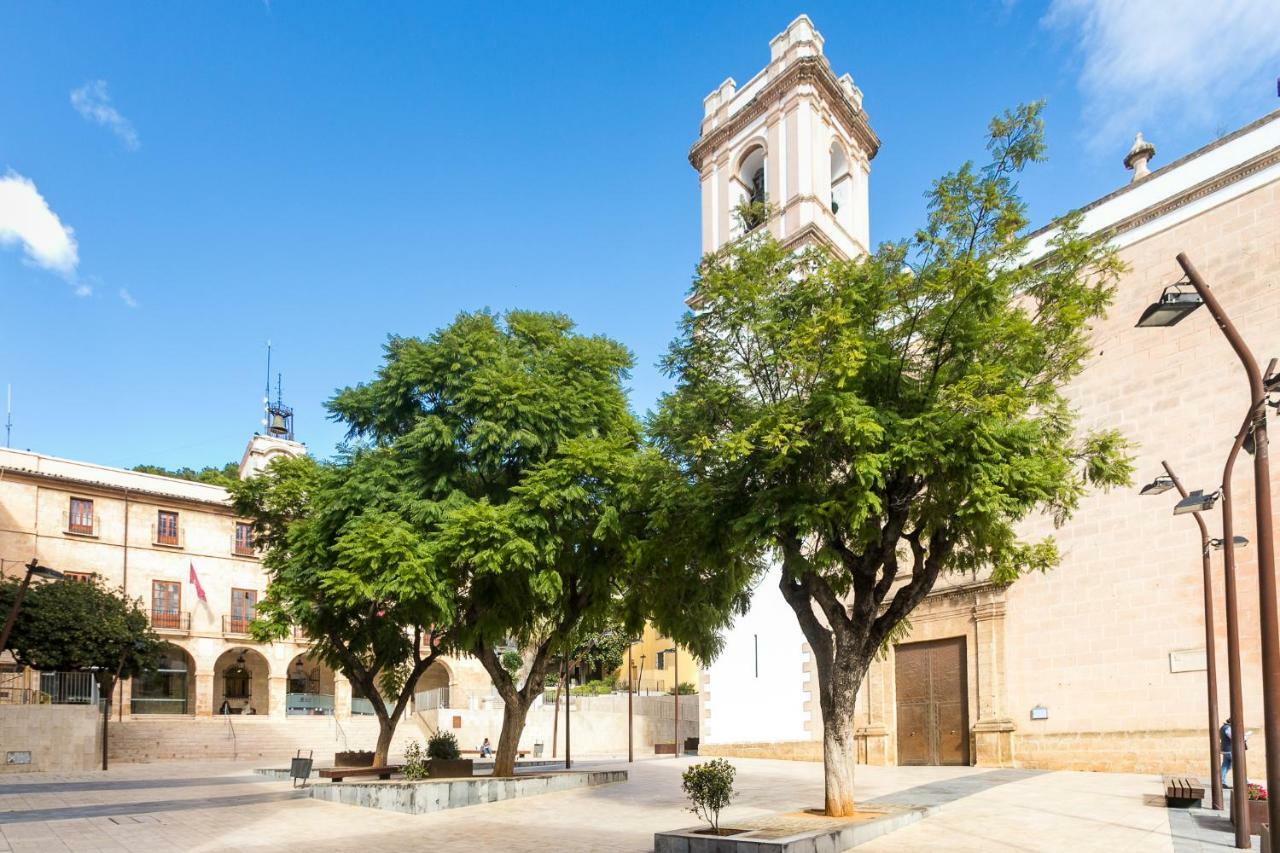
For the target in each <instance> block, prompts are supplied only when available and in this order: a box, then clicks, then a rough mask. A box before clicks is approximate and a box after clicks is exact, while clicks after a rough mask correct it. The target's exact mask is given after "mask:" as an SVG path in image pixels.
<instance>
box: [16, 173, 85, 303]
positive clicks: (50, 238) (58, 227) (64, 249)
mask: <svg viewBox="0 0 1280 853" xmlns="http://www.w3.org/2000/svg"><path fill="white" fill-rule="evenodd" d="M19 243H20V244H22V249H23V252H24V253H25V254H26V259H27V261H28V262H29V263H32V264H34V265H36V266H38V267H41V268H43V269H47V270H52V271H53V272H56V273H59V274H60V275H62V276H64V277H66V278H67V279H68V280H70V281H72V282H74V283H76V295H78V296H88V295H89V293H92V292H93V288H92V287H91V286H90V285H89V284H87V283H86V282H77V281H76V267H78V266H79V264H80V252H79V249H78V248H77V246H76V238H75V232H74V231H73V230H72V228H71V226H69V225H63V224H62V220H61V219H59V218H58V214H56V213H54V212H53V211H52V210H50V209H49V205H48V203H47V202H46V201H45V200H44V196H42V195H40V191H39V190H37V189H36V185H35V184H33V183H32V182H31V181H30V180H28V179H27V178H24V177H23V176H22V175H19V174H18V173H17V172H14V171H12V170H10V171H9V172H8V173H7V174H6V175H5V176H4V177H3V178H0V246H13V245H17V244H19ZM82 291H83V292H82Z"/></svg>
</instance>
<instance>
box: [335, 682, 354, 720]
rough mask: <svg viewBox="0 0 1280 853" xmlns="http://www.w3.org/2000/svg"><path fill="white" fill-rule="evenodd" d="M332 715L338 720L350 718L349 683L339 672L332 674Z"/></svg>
mask: <svg viewBox="0 0 1280 853" xmlns="http://www.w3.org/2000/svg"><path fill="white" fill-rule="evenodd" d="M333 715H334V716H335V717H337V718H338V719H339V720H347V719H350V718H351V682H350V681H349V680H348V679H347V677H346V676H345V675H343V674H342V673H339V672H335V673H334V674H333Z"/></svg>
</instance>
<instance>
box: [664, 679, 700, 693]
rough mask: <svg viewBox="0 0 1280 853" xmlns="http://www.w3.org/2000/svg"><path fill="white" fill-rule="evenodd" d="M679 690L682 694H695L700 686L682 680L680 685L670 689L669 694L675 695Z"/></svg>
mask: <svg viewBox="0 0 1280 853" xmlns="http://www.w3.org/2000/svg"><path fill="white" fill-rule="evenodd" d="M677 690H678V691H679V692H680V695H681V696H693V695H694V694H695V693H697V692H698V688H696V687H694V686H693V684H691V683H690V682H688V681H682V682H680V686H679V687H673V688H671V689H670V690H668V691H667V695H668V696H673V695H675V693H676V691H677Z"/></svg>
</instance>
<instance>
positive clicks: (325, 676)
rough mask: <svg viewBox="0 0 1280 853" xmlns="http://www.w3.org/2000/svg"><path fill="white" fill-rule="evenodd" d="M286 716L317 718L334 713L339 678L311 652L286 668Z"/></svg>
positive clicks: (304, 653)
mask: <svg viewBox="0 0 1280 853" xmlns="http://www.w3.org/2000/svg"><path fill="white" fill-rule="evenodd" d="M285 679H286V685H285V691H286V692H285V714H286V715H288V716H293V717H296V716H314V715H317V714H325V715H328V714H332V713H333V711H334V696H335V695H336V692H337V686H336V685H337V680H338V675H337V673H335V672H334V671H333V668H332V667H330V666H329V665H328V664H327V663H325V662H324V661H322V660H320V658H319V657H318V656H316V655H314V654H312V653H311V652H301V653H300V654H296V655H294V656H293V659H292V660H290V661H289V665H288V667H287V671H286V675H285Z"/></svg>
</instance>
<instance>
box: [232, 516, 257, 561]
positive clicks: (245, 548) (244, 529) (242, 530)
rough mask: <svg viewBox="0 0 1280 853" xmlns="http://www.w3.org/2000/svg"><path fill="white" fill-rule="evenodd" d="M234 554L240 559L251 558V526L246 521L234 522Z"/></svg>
mask: <svg viewBox="0 0 1280 853" xmlns="http://www.w3.org/2000/svg"><path fill="white" fill-rule="evenodd" d="M235 552H236V554H238V555H240V556H241V557H252V556H253V525H252V524H250V523H249V522H247V521H237V522H236V545H235Z"/></svg>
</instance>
